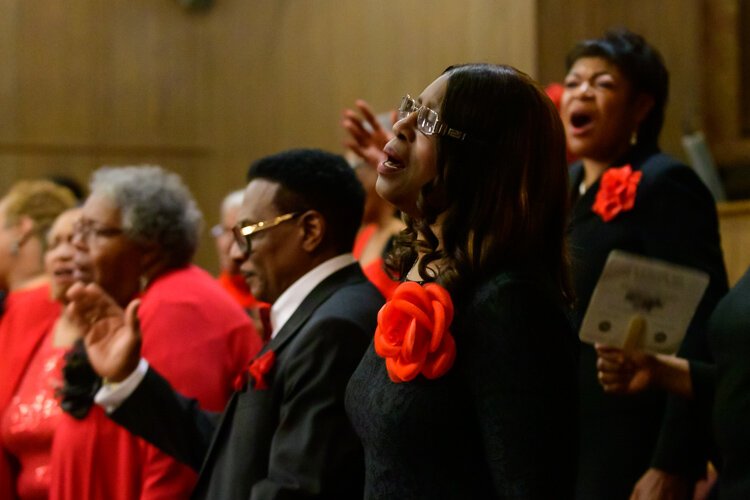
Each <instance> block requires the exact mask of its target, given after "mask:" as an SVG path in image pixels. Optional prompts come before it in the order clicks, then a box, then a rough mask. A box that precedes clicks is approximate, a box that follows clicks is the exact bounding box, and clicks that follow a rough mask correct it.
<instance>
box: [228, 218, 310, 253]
mask: <svg viewBox="0 0 750 500" xmlns="http://www.w3.org/2000/svg"><path fill="white" fill-rule="evenodd" d="M301 213H302V212H290V213H288V214H284V215H279V216H277V217H274V218H273V219H271V220H265V221H262V222H256V223H255V224H248V223H247V221H242V222H239V223H237V224H236V225H235V226H234V227H232V234H233V235H234V241H235V242H236V243H237V246H238V247H240V251H241V252H242V253H243V254H245V255H250V252H251V250H252V243H251V242H250V237H251V236H252V235H254V234H256V233H259V232H260V231H265V230H266V229H271V228H272V227H275V226H278V225H279V224H281V223H282V222H285V221H288V220H291V219H293V218H295V217H297V216H298V215H300V214H301Z"/></svg>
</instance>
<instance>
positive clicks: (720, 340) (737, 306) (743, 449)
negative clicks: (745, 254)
mask: <svg viewBox="0 0 750 500" xmlns="http://www.w3.org/2000/svg"><path fill="white" fill-rule="evenodd" d="M708 328H709V341H710V343H711V351H712V353H713V355H714V359H715V361H716V363H715V365H706V364H703V363H691V364H690V371H691V376H692V380H693V390H694V392H695V397H696V400H697V401H698V403H699V404H701V405H702V406H704V407H707V408H711V407H712V408H713V431H714V436H715V438H716V444H717V446H718V448H719V450H718V451H719V458H718V460H717V461H716V466H717V468H718V469H719V498H722V499H723V498H730V499H746V498H750V363H748V359H749V358H750V269H748V270H747V271H746V272H745V275H744V276H743V277H742V278H741V279H740V281H739V282H737V284H736V285H735V286H734V288H732V290H730V292H729V294H727V296H726V297H724V298H723V299H722V300H721V302H719V305H718V306H716V310H715V311H714V313H713V314H712V315H711V319H710V320H709V325H708Z"/></svg>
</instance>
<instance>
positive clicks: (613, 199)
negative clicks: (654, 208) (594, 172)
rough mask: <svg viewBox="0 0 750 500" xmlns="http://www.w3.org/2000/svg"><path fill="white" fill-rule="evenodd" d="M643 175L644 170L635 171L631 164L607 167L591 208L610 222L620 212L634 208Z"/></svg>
mask: <svg viewBox="0 0 750 500" xmlns="http://www.w3.org/2000/svg"><path fill="white" fill-rule="evenodd" d="M642 175H643V172H640V171H638V172H633V168H632V167H631V166H630V165H625V166H624V167H617V168H609V169H607V171H606V172H604V174H603V175H602V178H601V180H600V181H599V192H598V193H596V200H594V205H593V206H592V207H591V210H593V211H594V212H595V213H597V214H598V215H599V216H600V217H601V218H602V220H603V221H604V222H609V221H611V220H612V219H614V218H615V217H616V216H617V214H619V213H620V212H625V211H627V210H630V209H632V208H633V205H634V204H635V192H636V190H637V189H638V183H639V182H640V181H641V176H642Z"/></svg>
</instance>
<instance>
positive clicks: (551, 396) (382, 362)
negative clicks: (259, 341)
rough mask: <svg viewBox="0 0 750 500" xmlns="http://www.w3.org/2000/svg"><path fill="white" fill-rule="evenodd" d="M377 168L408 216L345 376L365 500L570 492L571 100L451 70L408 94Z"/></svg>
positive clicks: (502, 74)
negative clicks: (396, 276) (566, 110)
mask: <svg viewBox="0 0 750 500" xmlns="http://www.w3.org/2000/svg"><path fill="white" fill-rule="evenodd" d="M393 131H394V133H395V138H394V139H392V140H391V141H390V142H389V143H388V144H387V145H386V147H385V153H386V154H387V159H386V160H385V161H384V162H383V163H382V164H381V165H380V166H379V168H378V174H379V176H378V181H377V190H378V193H379V194H380V195H381V196H383V198H385V199H386V200H388V201H390V202H391V203H393V204H394V205H395V206H396V207H397V208H399V209H400V210H401V211H402V212H403V213H404V214H405V220H406V223H407V228H406V230H405V231H404V232H403V233H402V235H401V237H400V238H399V240H398V241H397V242H396V244H395V245H394V248H393V250H392V251H391V253H390V255H389V260H388V262H389V264H390V265H391V266H393V268H394V269H395V270H396V271H397V272H398V273H400V275H401V276H404V277H405V278H406V281H405V282H404V283H402V284H401V285H400V286H399V288H398V289H396V291H395V292H394V294H393V297H392V299H391V300H390V301H389V302H388V303H387V304H386V305H385V306H384V307H383V309H382V310H381V312H380V314H379V316H378V328H377V330H376V333H375V338H374V341H373V344H372V346H371V347H370V349H369V350H368V351H367V353H366V354H365V357H364V358H363V360H362V362H361V364H360V366H359V368H358V369H357V371H356V372H355V373H354V375H353V377H352V379H351V380H350V382H349V386H348V388H347V411H348V413H349V415H350V418H351V420H352V423H353V425H354V428H355V430H356V432H357V433H358V434H359V436H360V438H361V439H362V442H363V445H364V449H365V466H366V484H365V498H425V499H427V498H430V499H431V498H570V497H572V492H573V481H574V478H575V470H574V465H575V460H574V457H575V446H576V441H577V439H576V436H575V428H576V417H577V403H576V402H577V396H576V379H575V370H576V366H577V362H576V360H577V358H576V349H577V348H576V338H575V336H574V335H573V333H572V332H571V330H570V328H569V326H568V323H567V320H566V316H565V310H566V309H567V308H568V305H569V303H570V300H571V295H572V294H571V291H570V284H569V282H568V269H567V266H566V250H565V244H564V232H565V223H566V220H567V192H566V186H567V170H566V166H565V139H564V135H563V128H562V123H561V122H560V118H559V116H558V113H557V110H556V109H555V107H554V105H553V104H552V103H551V102H550V100H549V99H548V98H547V97H546V95H545V94H544V91H543V90H542V89H541V88H540V87H539V86H538V85H537V84H536V83H535V82H533V81H532V80H531V79H530V78H529V77H528V76H526V75H525V74H523V73H521V72H519V71H517V70H515V69H513V68H511V67H508V66H493V65H484V64H471V65H464V66H455V67H451V68H448V69H447V70H446V71H445V73H443V74H442V75H441V76H440V77H438V78H437V79H436V80H435V81H434V82H433V83H431V84H430V85H429V86H428V87H427V88H426V89H425V90H424V91H423V92H422V94H421V95H420V96H419V97H418V98H417V99H412V98H410V97H409V96H406V97H405V98H404V99H403V100H402V103H401V106H400V119H399V121H398V122H396V124H395V125H394V127H393Z"/></svg>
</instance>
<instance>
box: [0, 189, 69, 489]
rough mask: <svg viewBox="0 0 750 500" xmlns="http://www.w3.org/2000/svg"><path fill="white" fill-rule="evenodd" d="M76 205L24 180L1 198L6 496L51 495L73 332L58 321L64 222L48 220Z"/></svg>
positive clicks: (0, 442) (0, 411) (0, 375)
mask: <svg viewBox="0 0 750 500" xmlns="http://www.w3.org/2000/svg"><path fill="white" fill-rule="evenodd" d="M74 204H75V199H74V197H73V196H72V194H70V193H69V192H68V191H67V190H66V189H63V188H60V187H59V186H56V185H54V184H52V183H50V182H47V181H22V182H19V183H18V184H16V185H14V186H13V188H12V189H11V190H10V191H9V192H8V194H7V195H6V196H5V197H4V198H3V200H2V201H1V202H0V252H2V253H3V255H1V256H0V261H1V262H2V263H3V265H1V266H0V281H2V283H3V287H4V288H5V289H7V290H9V292H10V293H9V295H8V297H7V300H6V303H5V314H4V316H3V320H2V323H0V352H2V353H3V363H0V381H2V383H0V498H2V499H10V500H12V499H16V498H21V499H28V498H46V497H47V489H48V488H49V474H48V463H49V448H50V444H51V432H52V430H53V429H54V422H55V420H56V418H57V415H58V414H59V409H58V406H57V403H56V402H55V401H54V400H53V392H54V382H55V380H56V379H58V378H59V377H57V375H58V374H59V373H58V372H59V370H58V368H59V361H60V358H61V357H62V350H63V347H64V344H65V343H66V338H67V337H66V335H67V333H68V329H67V328H65V327H64V326H63V325H61V324H58V323H56V322H57V319H58V317H59V315H60V304H59V303H58V302H57V301H56V299H58V298H60V297H62V296H63V295H64V293H65V290H66V289H67V288H66V287H67V285H66V283H65V282H66V279H69V278H70V275H67V276H66V275H65V273H64V270H63V264H61V262H62V261H64V257H62V256H61V252H64V249H62V250H61V249H59V248H58V244H57V242H58V241H59V240H60V238H64V234H63V233H64V222H59V223H55V225H54V227H53V228H52V229H51V230H50V225H52V222H53V221H54V220H55V217H57V215H58V214H59V213H60V212H62V211H64V210H65V209H67V208H69V207H72V206H73V205H74ZM66 214H67V212H66ZM71 224H72V223H71ZM48 230H50V233H49V234H48V235H47V238H45V237H44V234H45V233H47V231H48ZM48 241H49V248H50V250H49V251H48V252H47V270H48V274H44V272H43V271H44V267H43V264H42V254H43V253H44V250H45V248H47V246H48ZM48 275H49V276H52V282H51V283H48ZM50 289H51V290H52V295H51V294H50Z"/></svg>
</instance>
